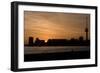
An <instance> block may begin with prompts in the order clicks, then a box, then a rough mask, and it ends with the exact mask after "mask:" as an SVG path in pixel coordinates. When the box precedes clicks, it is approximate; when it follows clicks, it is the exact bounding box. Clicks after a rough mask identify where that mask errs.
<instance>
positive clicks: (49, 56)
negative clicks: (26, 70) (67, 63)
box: [24, 51, 90, 62]
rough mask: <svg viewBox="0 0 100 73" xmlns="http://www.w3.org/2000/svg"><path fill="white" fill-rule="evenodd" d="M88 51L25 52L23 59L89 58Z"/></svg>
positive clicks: (26, 60)
mask: <svg viewBox="0 0 100 73" xmlns="http://www.w3.org/2000/svg"><path fill="white" fill-rule="evenodd" d="M89 58H90V51H78V52H73V51H72V52H62V53H44V54H26V55H24V61H25V62H28V61H48V60H71V59H89Z"/></svg>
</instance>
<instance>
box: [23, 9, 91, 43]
mask: <svg viewBox="0 0 100 73" xmlns="http://www.w3.org/2000/svg"><path fill="white" fill-rule="evenodd" d="M86 18H87V19H86ZM86 20H87V21H86ZM89 20H90V15H89V14H75V13H58V12H57V13H56V12H34V11H33V12H32V11H25V12H24V43H25V44H27V43H28V38H29V37H30V36H31V37H34V39H36V38H37V37H38V38H39V39H41V40H45V41H47V40H48V39H71V38H79V36H83V37H84V39H85V27H86V24H87V25H88V29H90V21H89Z"/></svg>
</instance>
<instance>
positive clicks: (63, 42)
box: [25, 37, 90, 46]
mask: <svg viewBox="0 0 100 73" xmlns="http://www.w3.org/2000/svg"><path fill="white" fill-rule="evenodd" d="M89 45H90V40H83V37H79V39H74V38H71V39H70V40H67V39H48V40H47V42H45V40H40V39H39V38H36V40H35V41H34V39H33V37H29V43H28V44H25V46H89Z"/></svg>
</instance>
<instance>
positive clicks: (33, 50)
mask: <svg viewBox="0 0 100 73" xmlns="http://www.w3.org/2000/svg"><path fill="white" fill-rule="evenodd" d="M89 50H90V47H89V46H56V47H55V46H41V47H29V46H25V47H24V54H41V53H58V52H71V51H74V52H75V51H89Z"/></svg>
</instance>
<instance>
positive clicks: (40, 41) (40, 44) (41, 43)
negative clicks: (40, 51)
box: [34, 38, 45, 46]
mask: <svg viewBox="0 0 100 73" xmlns="http://www.w3.org/2000/svg"><path fill="white" fill-rule="evenodd" d="M34 44H35V45H36V46H43V45H45V41H44V40H40V39H39V38H36V40H35V43H34Z"/></svg>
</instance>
